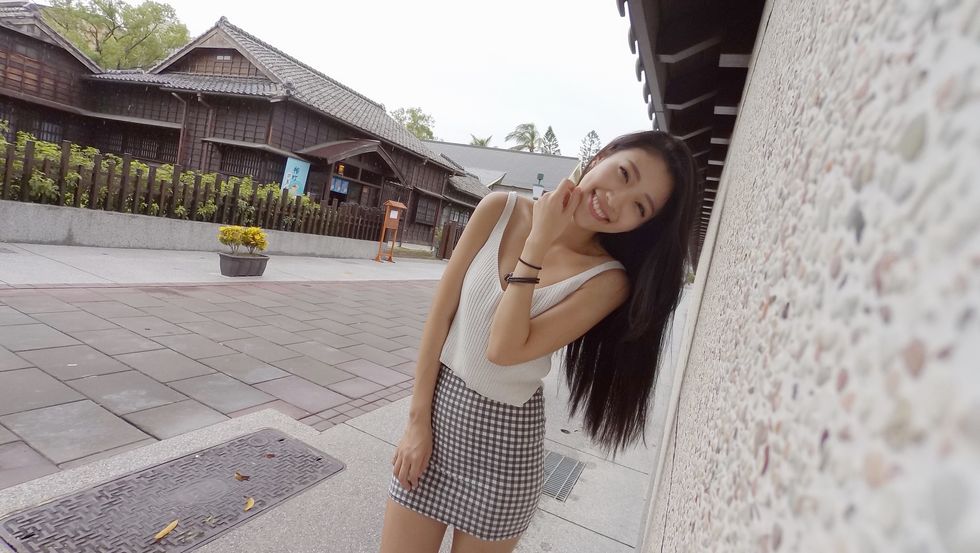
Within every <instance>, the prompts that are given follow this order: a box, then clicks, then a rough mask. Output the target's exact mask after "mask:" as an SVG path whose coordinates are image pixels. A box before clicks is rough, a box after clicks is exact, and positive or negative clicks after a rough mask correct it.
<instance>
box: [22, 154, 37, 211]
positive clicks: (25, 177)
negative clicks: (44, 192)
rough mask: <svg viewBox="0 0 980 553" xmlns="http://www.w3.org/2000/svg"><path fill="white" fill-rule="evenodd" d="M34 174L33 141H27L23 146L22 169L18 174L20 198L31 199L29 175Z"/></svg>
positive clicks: (24, 200)
mask: <svg viewBox="0 0 980 553" xmlns="http://www.w3.org/2000/svg"><path fill="white" fill-rule="evenodd" d="M33 176H34V141H33V140H29V141H27V145H26V146H25V147H24V171H23V172H22V173H21V175H20V200H21V201H22V202H26V201H29V200H30V199H31V177H33Z"/></svg>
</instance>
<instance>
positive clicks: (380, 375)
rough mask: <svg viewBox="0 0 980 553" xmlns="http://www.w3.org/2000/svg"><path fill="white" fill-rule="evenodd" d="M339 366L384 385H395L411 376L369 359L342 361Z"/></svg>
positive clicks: (341, 368) (343, 369)
mask: <svg viewBox="0 0 980 553" xmlns="http://www.w3.org/2000/svg"><path fill="white" fill-rule="evenodd" d="M337 368H338V369H340V370H342V371H347V372H349V373H353V374H355V375H357V376H360V377H361V378H366V379H368V380H370V381H371V382H375V383H377V384H381V385H382V386H393V385H395V384H398V383H399V382H405V381H406V380H408V379H409V378H410V377H409V376H408V375H406V374H404V373H400V372H398V371H393V370H391V369H388V368H386V367H382V366H381V365H378V364H377V363H372V362H371V361H368V360H367V359H356V360H354V361H348V362H347V363H341V364H339V365H337Z"/></svg>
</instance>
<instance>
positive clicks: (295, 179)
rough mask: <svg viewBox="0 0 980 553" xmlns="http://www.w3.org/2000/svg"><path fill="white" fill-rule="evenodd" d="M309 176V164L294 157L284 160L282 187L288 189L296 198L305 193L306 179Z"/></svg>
mask: <svg viewBox="0 0 980 553" xmlns="http://www.w3.org/2000/svg"><path fill="white" fill-rule="evenodd" d="M309 174H310V164H309V163H307V162H305V161H303V160H301V159H296V158H294V157H290V158H286V171H285V172H284V173H283V174H282V187H283V188H288V189H289V191H290V192H292V193H293V194H295V195H297V196H301V195H303V194H305V193H306V177H307V176H309Z"/></svg>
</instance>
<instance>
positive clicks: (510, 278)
mask: <svg viewBox="0 0 980 553" xmlns="http://www.w3.org/2000/svg"><path fill="white" fill-rule="evenodd" d="M504 280H505V281H507V282H509V283H517V284H537V283H539V282H541V279H540V278H538V277H516V276H514V273H507V276H505V277H504Z"/></svg>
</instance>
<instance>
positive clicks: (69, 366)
mask: <svg viewBox="0 0 980 553" xmlns="http://www.w3.org/2000/svg"><path fill="white" fill-rule="evenodd" d="M20 355H21V357H23V358H24V359H27V360H28V361H30V362H31V363H33V364H34V366H36V367H38V368H40V369H41V370H43V371H44V372H46V373H48V374H50V375H51V376H53V377H55V378H58V379H60V380H71V379H74V378H82V377H85V376H96V375H100V374H109V373H117V372H122V371H128V370H130V369H129V367H127V366H126V365H123V364H122V363H120V362H119V361H116V360H115V359H113V358H112V357H109V356H108V355H106V354H104V353H102V352H100V351H98V350H95V349H92V348H91V347H89V346H85V345H78V346H66V347H63V348H48V349H36V350H32V351H22V352H21V353H20Z"/></svg>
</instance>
